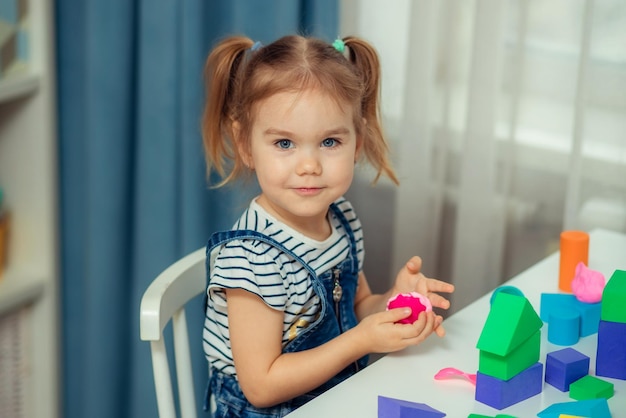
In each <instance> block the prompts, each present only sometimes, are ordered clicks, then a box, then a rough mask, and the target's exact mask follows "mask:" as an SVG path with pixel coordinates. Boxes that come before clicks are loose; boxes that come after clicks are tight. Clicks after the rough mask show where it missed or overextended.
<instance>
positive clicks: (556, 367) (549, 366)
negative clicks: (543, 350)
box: [546, 347, 589, 392]
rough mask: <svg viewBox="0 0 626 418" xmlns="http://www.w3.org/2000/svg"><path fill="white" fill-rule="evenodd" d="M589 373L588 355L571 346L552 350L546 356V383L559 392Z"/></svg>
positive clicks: (567, 388)
mask: <svg viewBox="0 0 626 418" xmlns="http://www.w3.org/2000/svg"><path fill="white" fill-rule="evenodd" d="M587 374H589V357H587V356H586V355H584V354H583V353H581V352H579V351H576V350H574V349H573V348H569V347H568V348H564V349H562V350H559V351H553V352H552V353H548V355H547V356H546V383H549V384H551V385H552V386H554V387H555V388H557V389H558V390H560V391H561V392H567V391H568V390H569V385H570V384H571V383H573V382H575V381H577V380H578V379H580V378H581V377H583V376H586V375H587Z"/></svg>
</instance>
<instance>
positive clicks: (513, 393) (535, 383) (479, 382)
mask: <svg viewBox="0 0 626 418" xmlns="http://www.w3.org/2000/svg"><path fill="white" fill-rule="evenodd" d="M542 389H543V365H542V364H541V363H535V364H533V365H532V366H530V367H529V368H527V369H525V370H522V371H521V372H520V373H518V374H517V375H515V376H513V377H512V378H510V379H509V380H501V379H498V378H497V377H493V376H489V375H486V374H483V373H481V372H480V371H479V372H478V373H477V374H476V396H475V399H476V400H477V401H478V402H482V403H484V404H486V405H489V406H491V407H492V408H496V409H504V408H506V407H508V406H511V405H513V404H516V403H518V402H521V401H523V400H525V399H528V398H530V397H532V396H535V395H537V394H539V393H541V390H542Z"/></svg>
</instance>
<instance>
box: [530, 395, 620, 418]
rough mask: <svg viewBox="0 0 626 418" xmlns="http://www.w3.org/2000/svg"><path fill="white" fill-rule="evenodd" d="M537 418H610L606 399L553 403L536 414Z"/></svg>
mask: <svg viewBox="0 0 626 418" xmlns="http://www.w3.org/2000/svg"><path fill="white" fill-rule="evenodd" d="M537 416H538V417H539V418H562V417H563V416H574V417H586V418H611V411H610V410H609V404H608V402H607V400H606V399H604V398H599V399H588V400H584V401H574V402H563V403H555V404H552V405H550V406H549V407H547V408H546V409H544V410H543V411H541V412H539V413H538V414H537Z"/></svg>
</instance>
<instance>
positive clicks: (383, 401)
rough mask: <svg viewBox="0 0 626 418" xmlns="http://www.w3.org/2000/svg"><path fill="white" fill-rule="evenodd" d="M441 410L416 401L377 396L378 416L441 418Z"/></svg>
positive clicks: (381, 417)
mask: <svg viewBox="0 0 626 418" xmlns="http://www.w3.org/2000/svg"><path fill="white" fill-rule="evenodd" d="M445 416H446V414H444V413H443V412H441V411H437V410H436V409H434V408H431V407H430V406H428V405H426V404H424V403H417V402H409V401H403V400H400V399H394V398H388V397H386V396H380V395H379V396H378V418H441V417H445Z"/></svg>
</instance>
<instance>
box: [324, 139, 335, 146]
mask: <svg viewBox="0 0 626 418" xmlns="http://www.w3.org/2000/svg"><path fill="white" fill-rule="evenodd" d="M336 144H337V140H336V139H335V138H326V139H324V140H323V141H322V146H323V147H328V148H330V147H333V146H335V145H336Z"/></svg>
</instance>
